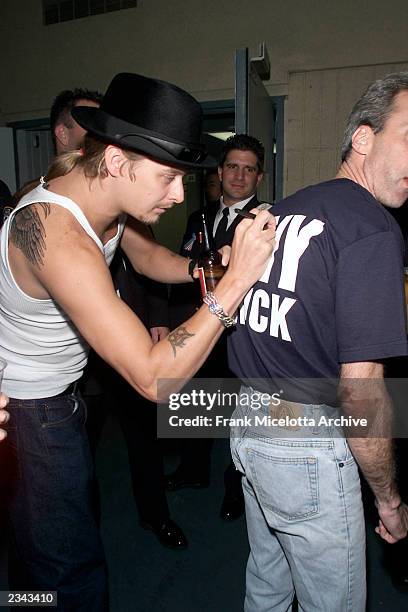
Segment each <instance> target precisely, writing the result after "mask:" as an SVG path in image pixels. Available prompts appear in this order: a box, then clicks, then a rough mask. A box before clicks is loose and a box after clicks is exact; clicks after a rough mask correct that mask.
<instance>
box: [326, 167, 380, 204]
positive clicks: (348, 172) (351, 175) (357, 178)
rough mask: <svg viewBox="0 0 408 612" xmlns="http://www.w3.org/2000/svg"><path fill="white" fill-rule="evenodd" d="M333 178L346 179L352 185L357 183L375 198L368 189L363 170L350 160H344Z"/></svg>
mask: <svg viewBox="0 0 408 612" xmlns="http://www.w3.org/2000/svg"><path fill="white" fill-rule="evenodd" d="M335 178H346V179H349V180H350V181H353V182H354V183H357V184H358V185H360V186H361V187H364V189H367V191H369V192H370V193H371V195H372V196H373V197H374V198H375V194H374V192H373V190H372V189H371V188H370V186H369V184H368V181H367V179H366V176H365V174H364V168H363V167H360V165H357V164H355V163H353V162H352V161H351V160H345V161H344V162H342V164H341V166H340V168H339V170H338V172H337V174H336V176H335Z"/></svg>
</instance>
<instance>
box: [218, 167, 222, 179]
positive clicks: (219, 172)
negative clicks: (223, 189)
mask: <svg viewBox="0 0 408 612" xmlns="http://www.w3.org/2000/svg"><path fill="white" fill-rule="evenodd" d="M218 178H219V179H220V182H221V183H222V168H221V166H218Z"/></svg>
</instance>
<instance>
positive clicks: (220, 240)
mask: <svg viewBox="0 0 408 612" xmlns="http://www.w3.org/2000/svg"><path fill="white" fill-rule="evenodd" d="M228 215H229V208H228V206H227V207H226V208H224V210H223V211H222V219H221V221H220V222H219V223H218V225H217V230H216V232H215V236H214V241H215V246H216V248H217V249H219V248H220V247H222V246H224V244H226V238H225V234H226V233H227V226H228Z"/></svg>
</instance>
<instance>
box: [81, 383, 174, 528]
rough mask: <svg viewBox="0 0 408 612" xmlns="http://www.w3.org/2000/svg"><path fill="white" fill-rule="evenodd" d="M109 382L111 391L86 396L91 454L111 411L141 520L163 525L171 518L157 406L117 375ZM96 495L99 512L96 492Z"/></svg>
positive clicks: (97, 500) (93, 452) (94, 450)
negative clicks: (118, 428)
mask: <svg viewBox="0 0 408 612" xmlns="http://www.w3.org/2000/svg"><path fill="white" fill-rule="evenodd" d="M108 375H109V374H108ZM107 380H109V381H110V382H111V385H110V388H111V392H108V391H106V392H105V393H103V394H99V395H85V394H84V399H85V401H86V404H87V407H88V421H87V429H88V434H89V441H90V445H91V450H92V454H93V455H95V452H96V448H97V445H98V442H99V438H100V435H101V431H102V428H103V425H104V423H105V420H106V416H107V414H108V412H110V413H112V414H114V416H115V417H116V418H117V419H118V421H119V424H120V426H121V429H122V432H123V435H124V438H125V441H126V446H127V451H128V457H129V467H130V474H131V478H132V489H133V496H134V499H135V502H136V506H137V510H138V513H139V518H140V520H141V521H146V522H148V523H162V522H164V521H166V520H167V519H168V518H169V507H168V505H167V498H166V493H165V488H164V476H163V474H164V468H163V453H162V448H161V444H160V440H158V439H157V416H156V415H157V405H156V404H154V403H153V402H150V401H149V400H147V399H146V398H144V397H142V396H141V395H139V394H138V393H137V392H136V391H135V390H134V389H133V388H132V387H131V386H130V385H129V384H128V383H127V382H126V381H124V380H123V379H122V378H120V377H119V376H118V375H115V373H114V372H111V374H110V376H109V378H107ZM106 387H109V385H106ZM96 495H97V497H96V500H95V502H96V507H97V513H98V512H99V511H98V508H99V499H98V498H99V495H98V492H97V491H96Z"/></svg>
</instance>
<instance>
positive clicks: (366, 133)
mask: <svg viewBox="0 0 408 612" xmlns="http://www.w3.org/2000/svg"><path fill="white" fill-rule="evenodd" d="M373 141H374V132H373V130H372V128H371V127H370V126H369V125H359V126H358V128H357V129H356V131H355V132H354V134H353V136H352V138H351V147H352V149H353V150H354V151H356V153H359V154H360V155H367V153H368V152H369V151H370V149H371V147H372V144H373Z"/></svg>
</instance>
